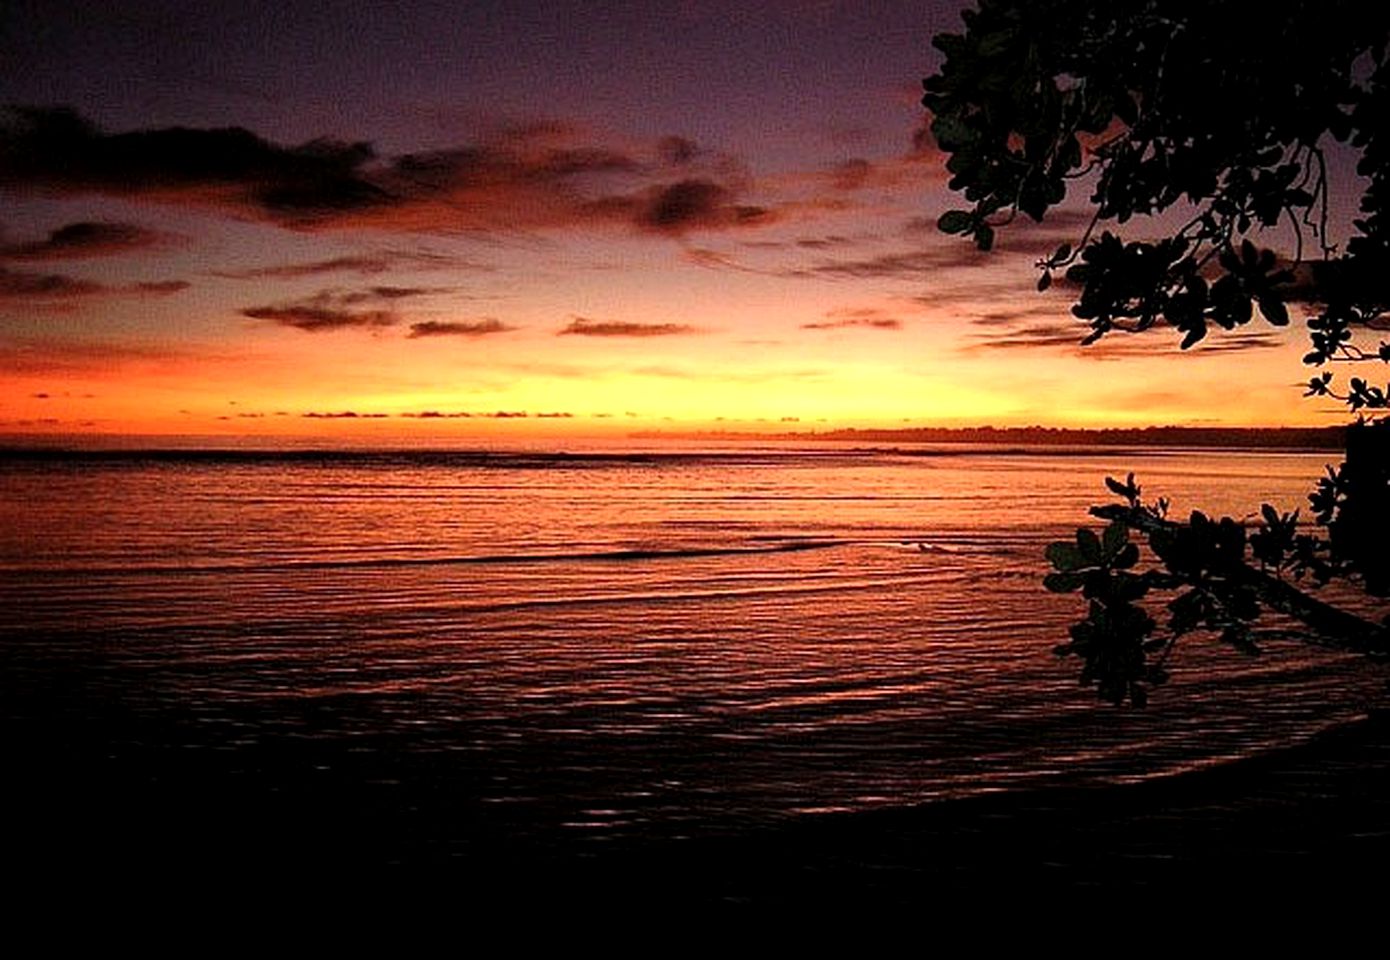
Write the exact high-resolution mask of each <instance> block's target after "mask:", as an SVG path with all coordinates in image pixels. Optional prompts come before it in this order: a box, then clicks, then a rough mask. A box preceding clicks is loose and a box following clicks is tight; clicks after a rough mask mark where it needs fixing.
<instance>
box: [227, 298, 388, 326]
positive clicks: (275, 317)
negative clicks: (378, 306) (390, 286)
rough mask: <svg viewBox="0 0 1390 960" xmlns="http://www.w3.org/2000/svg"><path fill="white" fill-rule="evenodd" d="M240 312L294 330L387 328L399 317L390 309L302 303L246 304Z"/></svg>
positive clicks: (245, 315)
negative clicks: (360, 308)
mask: <svg viewBox="0 0 1390 960" xmlns="http://www.w3.org/2000/svg"><path fill="white" fill-rule="evenodd" d="M241 314H242V316H244V317H251V318H252V319H254V320H272V321H274V322H275V323H278V324H280V326H282V327H294V328H295V329H296V330H304V331H307V332H309V333H325V332H328V331H330V330H346V329H349V328H352V327H390V326H394V325H395V324H397V323H399V322H400V317H398V316H396V315H395V314H394V313H392V312H390V311H389V310H356V311H354V310H342V309H337V308H334V307H316V306H312V305H310V304H302V303H301V304H284V305H281V306H267V307H249V308H247V309H245V310H243V311H241Z"/></svg>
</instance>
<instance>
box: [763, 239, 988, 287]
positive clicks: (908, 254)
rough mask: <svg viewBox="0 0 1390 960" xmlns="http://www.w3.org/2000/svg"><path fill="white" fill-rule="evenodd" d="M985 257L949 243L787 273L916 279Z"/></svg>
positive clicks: (973, 263)
mask: <svg viewBox="0 0 1390 960" xmlns="http://www.w3.org/2000/svg"><path fill="white" fill-rule="evenodd" d="M989 256H990V255H989V254H987V253H981V252H980V251H978V250H976V249H975V247H974V246H973V245H966V244H963V243H962V244H959V245H957V244H954V243H952V244H947V245H941V246H937V247H933V248H930V249H927V250H908V251H903V252H899V253H884V254H879V255H878V256H874V257H866V258H861V259H855V260H848V259H846V260H831V261H827V262H825V263H820V264H817V265H816V266H813V267H805V268H802V269H798V270H792V271H788V273H787V276H793V277H823V278H828V279H852V280H862V279H883V278H902V279H914V280H920V279H922V278H923V277H925V276H927V275H928V274H931V273H934V272H936V271H938V270H950V269H954V268H957V267H974V266H980V265H983V264H984V263H986V262H988V257H989Z"/></svg>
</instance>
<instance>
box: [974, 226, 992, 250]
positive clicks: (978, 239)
mask: <svg viewBox="0 0 1390 960" xmlns="http://www.w3.org/2000/svg"><path fill="white" fill-rule="evenodd" d="M975 246H977V247H979V248H980V249H981V250H989V249H991V248H992V247H993V246H994V228H993V227H991V226H990V225H989V224H987V223H982V224H980V225H979V226H978V227H976V228H975Z"/></svg>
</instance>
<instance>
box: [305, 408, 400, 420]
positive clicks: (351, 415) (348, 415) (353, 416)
mask: <svg viewBox="0 0 1390 960" xmlns="http://www.w3.org/2000/svg"><path fill="white" fill-rule="evenodd" d="M300 416H301V417H305V418H307V419H310V420H385V419H386V418H387V417H389V416H390V414H387V413H358V412H357V411H355V410H342V411H339V412H336V413H334V412H328V413H317V412H314V411H310V412H309V413H301V414H300Z"/></svg>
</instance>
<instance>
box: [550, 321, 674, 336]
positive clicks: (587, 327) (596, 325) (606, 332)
mask: <svg viewBox="0 0 1390 960" xmlns="http://www.w3.org/2000/svg"><path fill="white" fill-rule="evenodd" d="M696 332H698V331H697V329H696V328H695V327H691V326H687V325H685V324H682V323H630V322H627V321H623V320H590V319H588V318H586V317H575V318H574V319H573V320H572V321H570V323H569V325H568V326H567V327H565V328H564V329H563V330H561V331H560V336H565V335H574V336H580V337H669V336H677V335H681V334H687V333H696Z"/></svg>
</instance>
